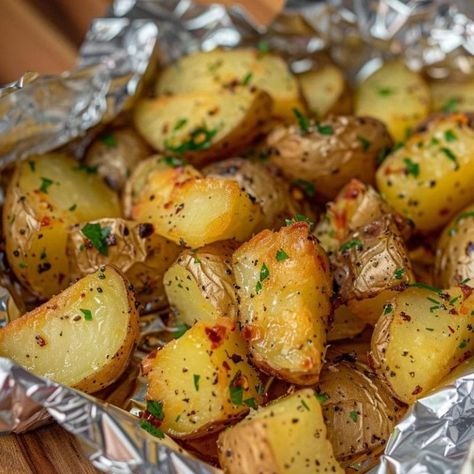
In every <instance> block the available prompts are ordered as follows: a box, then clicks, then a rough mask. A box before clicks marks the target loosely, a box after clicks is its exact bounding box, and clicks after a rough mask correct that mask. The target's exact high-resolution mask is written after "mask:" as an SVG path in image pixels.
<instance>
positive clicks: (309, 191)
mask: <svg viewBox="0 0 474 474" xmlns="http://www.w3.org/2000/svg"><path fill="white" fill-rule="evenodd" d="M293 184H294V185H295V186H298V187H299V188H301V189H302V190H303V192H304V193H305V194H306V196H309V197H313V196H314V195H315V194H316V188H315V187H314V184H313V183H311V182H310V181H306V180H304V179H295V180H293Z"/></svg>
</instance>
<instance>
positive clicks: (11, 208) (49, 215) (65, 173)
mask: <svg viewBox="0 0 474 474" xmlns="http://www.w3.org/2000/svg"><path fill="white" fill-rule="evenodd" d="M120 213H121V211H120V206H119V201H118V198H117V196H116V194H115V193H114V192H113V191H112V190H110V189H109V188H108V187H107V186H106V184H105V183H104V182H103V181H102V179H100V177H99V176H97V175H94V174H91V173H89V172H88V170H84V168H83V167H82V166H81V165H80V164H79V163H77V161H75V160H73V159H72V158H70V157H68V156H66V155H62V154H59V153H48V154H46V155H42V156H33V157H31V158H30V159H28V160H26V161H23V162H21V163H19V164H18V165H17V167H16V169H15V172H14V174H13V177H12V178H11V180H10V182H9V185H8V188H7V193H6V199H5V204H4V207H3V231H4V235H5V240H6V253H7V256H8V262H9V264H10V266H11V268H12V269H13V271H14V272H15V275H16V277H17V278H18V280H19V281H20V282H21V283H22V284H23V285H24V286H25V287H26V288H28V289H29V290H30V291H31V292H32V293H34V294H35V295H36V296H37V297H39V298H42V299H46V298H49V297H50V296H52V295H54V294H56V293H58V292H60V291H61V290H63V289H64V288H65V287H66V286H67V285H68V283H69V261H68V258H67V256H66V242H67V230H68V227H69V226H70V225H72V224H75V223H78V222H81V221H84V220H89V219H99V218H101V217H105V216H107V217H119V216H120Z"/></svg>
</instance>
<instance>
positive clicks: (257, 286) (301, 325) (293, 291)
mask: <svg viewBox="0 0 474 474" xmlns="http://www.w3.org/2000/svg"><path fill="white" fill-rule="evenodd" d="M233 267H234V275H235V281H236V283H237V288H238V289H237V293H238V296H239V298H240V300H239V321H240V324H241V327H242V331H243V335H244V337H245V338H246V339H247V341H248V343H249V351H250V355H251V357H252V360H253V362H254V363H255V365H256V366H257V367H259V368H260V369H262V370H263V371H265V372H267V373H269V374H271V375H275V376H277V377H279V378H282V379H284V380H287V381H288V382H293V383H297V384H300V385H309V384H313V383H315V382H316V381H317V380H318V376H319V372H320V370H321V365H322V360H323V354H324V350H325V343H326V330H327V326H328V316H329V314H330V313H331V302H330V298H331V294H332V280H331V275H330V273H329V262H328V260H327V257H326V255H325V253H324V251H323V250H322V248H321V247H320V246H319V244H318V243H317V241H316V239H315V238H313V237H312V236H311V234H310V229H309V225H308V224H307V223H305V222H297V223H295V224H292V225H290V226H287V227H282V228H281V229H280V230H279V231H278V232H271V231H269V230H264V231H262V232H260V233H259V234H257V235H256V236H255V237H253V238H252V239H251V240H250V241H249V242H246V243H245V244H243V245H242V246H241V247H240V248H239V249H238V250H237V252H235V254H234V258H233Z"/></svg>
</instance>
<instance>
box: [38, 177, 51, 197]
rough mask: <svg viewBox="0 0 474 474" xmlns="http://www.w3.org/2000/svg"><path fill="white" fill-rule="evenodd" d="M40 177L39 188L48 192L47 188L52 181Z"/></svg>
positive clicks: (43, 191)
mask: <svg viewBox="0 0 474 474" xmlns="http://www.w3.org/2000/svg"><path fill="white" fill-rule="evenodd" d="M40 179H41V186H40V188H39V190H40V191H41V192H42V193H45V194H48V188H49V187H50V186H51V185H52V184H53V183H54V181H53V180H52V179H49V178H43V177H41V178H40Z"/></svg>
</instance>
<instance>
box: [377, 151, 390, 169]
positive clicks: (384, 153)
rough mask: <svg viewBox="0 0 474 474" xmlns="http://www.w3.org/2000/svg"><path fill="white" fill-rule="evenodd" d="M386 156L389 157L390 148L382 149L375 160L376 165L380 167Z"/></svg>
mask: <svg viewBox="0 0 474 474" xmlns="http://www.w3.org/2000/svg"><path fill="white" fill-rule="evenodd" d="M388 155H390V148H382V149H381V150H380V152H379V154H378V155H377V158H376V161H377V165H379V166H380V165H381V164H382V163H383V162H384V161H385V160H386V159H387V156H388Z"/></svg>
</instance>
